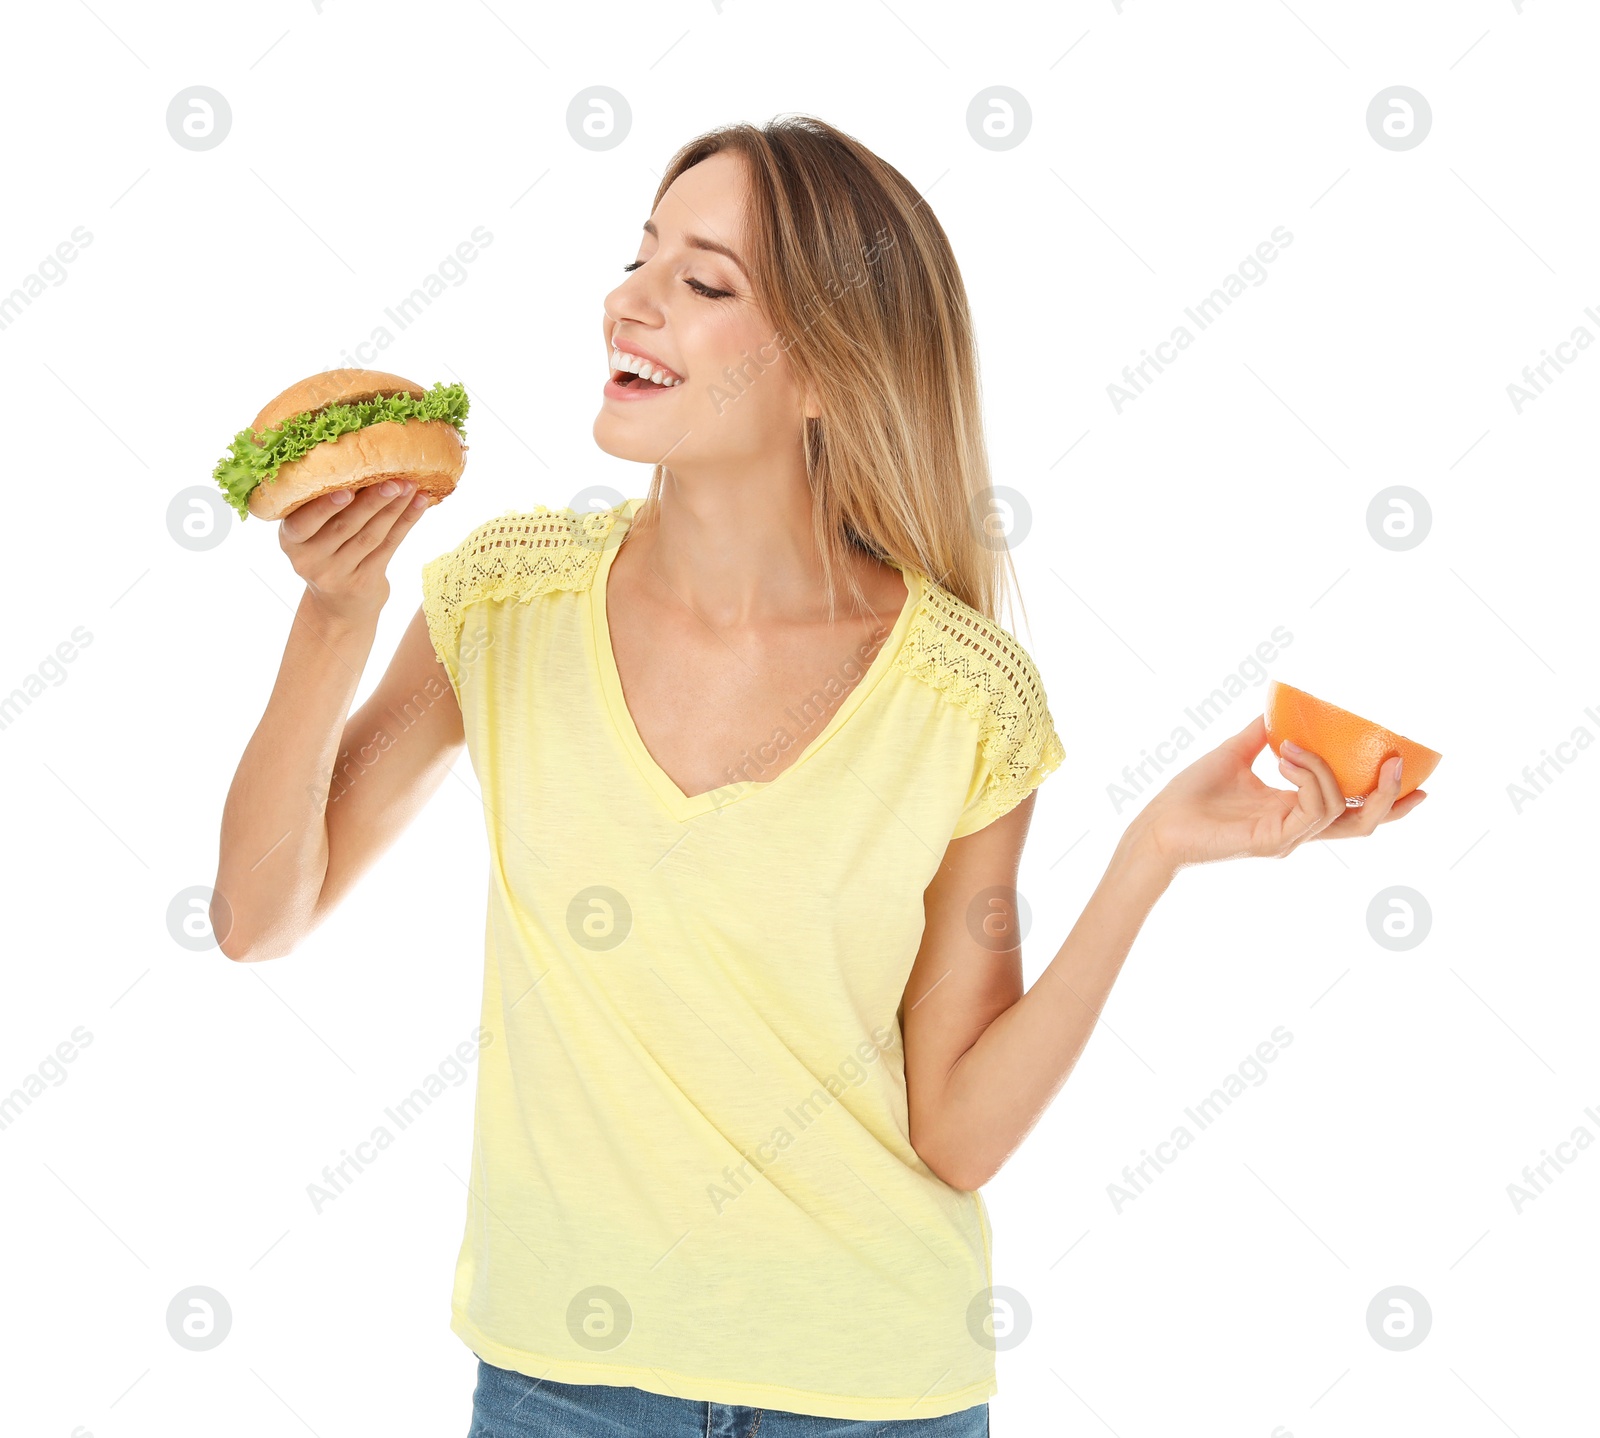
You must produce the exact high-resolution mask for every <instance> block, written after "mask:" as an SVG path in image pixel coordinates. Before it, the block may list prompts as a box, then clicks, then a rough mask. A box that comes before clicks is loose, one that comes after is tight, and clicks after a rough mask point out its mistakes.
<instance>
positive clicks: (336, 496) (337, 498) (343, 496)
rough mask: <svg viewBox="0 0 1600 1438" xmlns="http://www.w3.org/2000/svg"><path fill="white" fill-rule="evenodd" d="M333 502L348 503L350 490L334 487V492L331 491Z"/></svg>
mask: <svg viewBox="0 0 1600 1438" xmlns="http://www.w3.org/2000/svg"><path fill="white" fill-rule="evenodd" d="M333 502H334V503H335V504H349V503H350V491H349V490H348V489H336V490H334V492H333Z"/></svg>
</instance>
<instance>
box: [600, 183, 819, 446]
mask: <svg viewBox="0 0 1600 1438" xmlns="http://www.w3.org/2000/svg"><path fill="white" fill-rule="evenodd" d="M745 194H746V181H745V168H744V161H743V160H742V159H741V158H739V157H738V156H737V155H732V154H727V153H721V154H715V155H711V156H709V157H708V158H707V159H705V160H702V161H701V162H700V163H699V164H697V165H693V166H691V167H690V168H689V169H687V170H685V171H684V172H683V174H681V175H679V176H678V178H677V179H676V180H674V181H673V183H672V185H671V187H670V188H669V189H668V190H667V193H666V194H664V195H663V196H662V197H661V203H660V204H659V205H657V206H656V210H655V213H654V214H653V215H651V217H650V219H649V221H648V222H647V223H646V225H645V226H644V233H643V235H642V236H641V237H640V240H639V249H638V254H637V257H636V259H635V262H634V265H633V267H632V268H631V269H630V270H629V272H628V274H627V276H626V278H625V279H624V280H623V281H622V283H621V284H620V285H618V286H617V287H616V289H614V290H612V291H611V293H610V294H609V295H607V296H606V298H605V311H606V312H605V316H604V317H603V319H602V333H603V336H604V339H603V343H604V350H605V356H606V359H605V364H606V367H607V369H606V373H607V375H608V378H607V380H606V383H605V388H604V391H603V394H604V398H603V400H602V402H601V405H600V413H599V414H598V415H597V416H596V417H595V422H594V437H595V442H596V443H597V444H598V445H599V446H600V448H601V449H603V450H604V451H605V452H606V453H607V454H613V455H616V456H617V458H619V459H629V460H637V461H640V462H642V463H646V464H655V463H657V462H658V461H665V462H666V463H667V464H668V466H669V467H670V468H672V469H674V470H678V471H680V472H682V473H688V472H690V471H692V470H694V469H696V468H700V469H705V468H710V467H715V468H718V469H724V468H734V467H741V468H742V467H747V466H749V465H751V464H754V463H763V464H771V463H772V461H773V460H774V459H775V458H778V457H779V456H781V455H782V454H783V452H784V451H785V450H789V451H792V452H793V454H795V455H798V454H799V452H800V447H801V427H802V426H801V418H802V416H803V415H804V414H806V413H807V412H810V413H813V414H814V413H815V411H814V410H810V411H808V410H807V407H806V404H805V401H804V399H803V398H802V396H801V394H800V391H799V389H798V387H797V386H796V383H795V379H794V371H793V368H792V366H791V365H790V364H789V361H788V356H787V355H786V354H785V353H784V350H785V349H786V348H787V347H788V344H789V343H790V341H789V338H788V337H787V336H783V335H779V334H778V333H777V332H776V330H775V329H774V328H773V326H772V324H771V322H770V321H769V320H768V319H767V318H766V316H765V315H764V314H763V313H762V312H761V309H760V307H759V306H758V305H757V304H756V301H755V297H754V295H753V293H752V291H751V288H750V280H749V277H748V276H747V275H746V274H745V272H744V269H743V267H742V264H741V259H742V256H743V255H744V253H745V227H744V220H743V207H744V202H745ZM709 246H720V247H723V248H724V249H726V250H728V251H731V252H732V254H731V255H730V254H726V253H722V252H720V250H719V249H715V248H708V247H709ZM617 352H620V356H619V353H617ZM636 356H638V357H642V358H643V359H644V360H646V361H648V362H649V363H650V367H651V368H650V373H651V374H655V373H658V372H660V371H662V370H665V371H666V374H665V376H664V378H666V379H667V380H668V381H669V383H667V384H666V385H661V384H655V383H652V382H651V380H650V379H647V378H645V377H644V376H642V375H640V376H637V377H635V376H634V375H632V374H630V373H627V372H626V370H625V369H623V368H622V367H623V366H624V365H631V364H635V363H637V360H636V359H635V357H636Z"/></svg>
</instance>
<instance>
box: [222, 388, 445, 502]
mask: <svg viewBox="0 0 1600 1438" xmlns="http://www.w3.org/2000/svg"><path fill="white" fill-rule="evenodd" d="M426 393H427V391H426V390H424V389H423V388H422V386H421V385H418V384H414V383H413V382H412V381H411V380H408V379H402V378H401V377H400V376H399V375H395V374H385V373H384V372H383V371H382V370H370V369H336V370H327V371H325V372H323V373H322V374H316V375H312V376H311V377H310V378H309V379H303V380H301V381H300V382H299V383H298V384H293V385H290V386H289V388H288V389H286V390H284V392H283V393H282V394H280V395H278V396H277V398H275V399H273V400H272V401H271V402H270V403H268V404H267V406H266V407H265V408H264V409H263V410H262V411H261V413H260V414H258V415H257V416H256V420H255V424H254V425H253V426H252V428H253V429H254V430H255V432H256V433H257V434H260V433H262V432H263V431H264V430H268V429H271V428H273V427H274V426H276V425H279V424H282V423H283V421H284V420H286V419H288V418H289V417H290V416H292V415H297V414H300V413H302V412H304V411H306V410H318V409H325V408H327V406H329V405H330V404H354V403H356V402H357V401H360V400H369V399H376V398H378V397H379V396H387V395H394V394H409V395H410V396H411V397H412V398H413V399H421V398H422V397H423V396H424V395H425V394H426ZM466 462H467V459H466V446H465V445H464V444H462V443H461V436H460V434H459V433H458V432H457V430H456V427H455V426H454V425H453V424H450V423H448V422H447V421H445V420H442V419H434V420H417V419H412V420H405V421H403V422H402V421H395V420H385V421H383V422H381V423H379V424H370V425H367V426H366V427H365V428H364V429H356V430H351V431H350V432H349V433H347V434H341V435H340V436H339V437H338V438H337V439H333V440H324V441H323V442H322V443H321V444H318V445H314V446H313V447H312V448H311V449H310V450H309V451H308V452H307V453H306V455H305V457H304V458H303V459H298V460H292V461H290V462H289V463H287V464H283V465H280V466H279V468H278V473H277V477H276V478H275V479H270V480H264V481H262V483H260V484H258V485H256V487H255V488H254V489H253V490H251V491H250V499H249V507H250V513H251V514H253V515H255V516H256V517H257V518H259V519H282V518H283V517H284V515H286V514H288V513H290V512H291V511H292V510H295V509H298V508H299V507H300V506H301V505H302V504H305V503H306V502H307V501H309V500H313V499H315V498H317V496H318V495H322V494H328V493H330V492H331V491H333V490H335V489H352V490H353V489H362V488H365V487H366V486H367V485H369V484H377V483H379V482H380V481H382V480H385V479H409V480H412V481H414V482H415V483H416V485H417V488H418V490H419V491H420V492H422V493H425V494H427V495H428V496H429V503H430V504H437V503H438V502H439V501H440V500H441V499H443V498H444V497H445V495H447V494H449V493H450V491H451V490H453V489H454V488H455V487H456V481H457V480H458V479H460V478H461V471H462V469H463V468H464V467H465V466H466Z"/></svg>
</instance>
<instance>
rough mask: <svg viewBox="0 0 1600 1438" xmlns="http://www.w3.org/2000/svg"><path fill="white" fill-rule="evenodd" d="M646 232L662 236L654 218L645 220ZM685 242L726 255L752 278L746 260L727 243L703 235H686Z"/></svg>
mask: <svg viewBox="0 0 1600 1438" xmlns="http://www.w3.org/2000/svg"><path fill="white" fill-rule="evenodd" d="M644 232H645V234H647V235H653V236H654V237H655V238H656V239H658V240H659V239H660V238H661V234H660V232H659V231H658V230H657V229H656V222H655V221H654V220H646V221H645V222H644ZM683 242H684V244H686V245H688V246H689V248H690V249H693V250H710V251H711V252H712V253H713V254H718V255H726V256H727V257H728V258H729V259H730V260H732V261H733V262H734V264H736V265H738V267H739V268H740V270H741V271H743V272H744V277H745V278H746V279H749V278H750V272H749V271H748V270H746V269H745V267H744V261H743V260H741V259H740V258H739V257H738V255H736V254H734V252H733V251H732V250H730V249H729V248H728V247H727V246H726V245H719V244H718V243H717V242H716V241H715V240H708V239H706V238H705V236H703V235H685V236H684V237H683Z"/></svg>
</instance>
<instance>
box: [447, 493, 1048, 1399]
mask: <svg viewBox="0 0 1600 1438" xmlns="http://www.w3.org/2000/svg"><path fill="white" fill-rule="evenodd" d="M642 502H643V501H642V500H639V499H631V500H628V501H626V502H624V503H623V504H620V505H618V506H616V507H615V508H613V509H611V510H607V511H604V512H600V513H595V514H582V513H579V514H575V513H574V512H573V511H571V510H570V509H547V508H545V507H544V506H542V505H540V506H537V507H536V508H535V509H534V510H533V511H532V512H519V511H511V512H508V513H506V514H504V515H502V516H501V517H500V518H498V519H493V520H490V521H488V522H487V523H485V524H482V525H480V526H479V527H478V528H476V529H475V530H473V531H472V533H471V534H469V535H468V536H467V537H466V539H464V540H463V541H462V542H461V543H460V544H459V545H458V546H457V547H456V548H455V549H453V550H451V551H449V552H448V553H446V554H443V555H440V556H438V557H437V558H435V559H432V560H430V561H429V562H428V563H427V564H426V565H425V566H424V567H423V571H422V579H423V609H424V612H425V615H426V618H427V622H428V627H429V631H430V633H431V635H432V639H433V644H434V647H435V649H436V651H437V653H438V655H439V657H440V659H441V660H442V661H443V663H444V665H445V668H446V669H447V670H448V672H449V677H450V683H451V686H452V688H453V689H454V690H455V693H456V697H457V699H458V701H459V703H460V705H461V712H462V716H463V719H464V721H465V727H466V738H467V748H468V753H469V755H470V757H471V761H472V766H473V769H474V770H475V772H476V774H477V777H478V781H479V784H480V786H481V789H482V794H483V805H484V819H485V823H486V825H487V829H488V843H489V892H488V917H487V924H486V954H485V976H484V994H483V1013H482V1023H483V1027H484V1030H485V1031H486V1033H488V1034H492V1035H493V1040H492V1042H490V1043H488V1044H487V1045H486V1046H485V1047H484V1048H483V1050H482V1054H481V1059H480V1063H479V1072H478V1089H477V1105H476V1112H475V1120H474V1143H473V1156H472V1178H471V1183H470V1197H469V1199H468V1211H467V1223H466V1232H465V1236H464V1238H463V1241H462V1245H461V1251H460V1258H459V1262H458V1266H457V1270H456V1277H455V1286H454V1293H453V1298H452V1305H451V1315H452V1319H451V1327H452V1329H453V1330H454V1331H455V1332H456V1333H457V1334H458V1335H459V1336H460V1337H461V1338H462V1339H463V1340H464V1341H465V1342H466V1343H467V1345H468V1346H469V1347H470V1348H471V1349H472V1350H473V1351H474V1352H475V1353H476V1354H478V1355H479V1356H480V1357H481V1358H484V1359H487V1360H488V1361H489V1362H490V1363H493V1364H495V1365H497V1366H499V1367H502V1368H509V1369H512V1370H515V1371H517V1372H520V1373H525V1374H529V1375H531V1376H533V1377H537V1378H548V1379H552V1380H554V1381H556V1382H560V1383H603V1384H620V1385H628V1386H632V1387H637V1388H643V1389H646V1390H648V1391H650V1392H655V1393H666V1394H671V1395H674V1396H676V1397H679V1398H688V1399H691V1400H695V1401H701V1402H707V1401H709V1402H714V1403H726V1404H742V1405H747V1406H752V1407H762V1408H773V1409H782V1410H788V1411H792V1412H797V1413H808V1414H815V1415H818V1416H822V1417H831V1418H854V1419H901V1418H928V1417H934V1416H937V1415H940V1414H945V1413H953V1412H957V1411H959V1410H961V1409H963V1408H970V1407H973V1406H974V1405H976V1404H978V1403H982V1402H983V1401H985V1400H986V1399H987V1398H989V1397H991V1396H992V1395H993V1394H994V1393H995V1392H996V1391H997V1385H996V1381H995V1364H994V1340H993V1338H992V1337H989V1336H988V1334H989V1329H988V1328H987V1327H986V1321H987V1320H988V1319H989V1316H990V1311H991V1310H990V1306H989V1294H988V1290H989V1287H990V1285H991V1284H992V1282H993V1279H992V1276H991V1267H990V1252H989V1239H990V1234H989V1222H988V1215H987V1213H986V1211H985V1209H984V1205H983V1200H982V1199H981V1198H980V1196H979V1195H978V1194H977V1193H969V1192H963V1191H961V1190H958V1189H955V1188H952V1187H950V1186H949V1185H948V1184H946V1183H944V1182H943V1181H942V1180H941V1179H939V1178H938V1177H936V1176H935V1175H934V1174H933V1172H932V1171H931V1170H930V1169H929V1168H928V1166H927V1165H926V1164H925V1163H923V1161H922V1160H921V1159H920V1158H919V1157H918V1156H917V1154H916V1152H915V1150H914V1149H913V1148H912V1147H911V1143H910V1140H909V1137H908V1135H909V1131H910V1130H909V1124H908V1121H907V1107H906V1081H905V1064H904V1057H905V1055H904V1050H903V1047H902V1043H901V1030H900V1023H899V1017H898V1013H897V1011H898V1009H899V1006H900V1002H901V998H902V995H903V993H904V990H905V985H906V980H907V978H908V976H909V974H910V970H911V965H912V962H913V960H914V959H915V958H916V955H917V949H918V946H919V944H920V941H921V938H922V930H923V893H924V890H925V889H926V888H927V886H928V884H929V883H930V881H931V880H932V879H933V877H934V874H935V872H936V871H937V869H938V867H939V863H940V859H941V857H942V856H943V853H944V850H945V847H946V846H947V845H948V843H949V842H950V840H951V839H952V838H954V837H957V836H960V835H963V834H969V833H971V832H973V831H974V830H976V829H979V828H982V827H983V826H984V825H985V824H987V823H989V822H990V821H991V820H993V819H995V818H997V817H998V816H999V815H1001V814H1003V813H1005V812H1006V811H1007V810H1008V809H1010V808H1012V807H1013V806H1014V805H1015V804H1017V803H1018V802H1019V801H1020V800H1021V799H1022V798H1024V797H1025V796H1026V795H1027V793H1028V792H1029V791H1030V790H1031V789H1032V788H1034V787H1035V786H1036V785H1037V784H1038V783H1040V782H1041V781H1042V780H1043V779H1044V777H1045V776H1046V775H1047V774H1049V773H1050V772H1051V771H1052V770H1053V769H1055V768H1056V767H1057V765H1059V764H1060V762H1061V760H1062V758H1063V757H1064V755H1063V752H1062V748H1061V741H1060V740H1059V738H1057V736H1056V733H1055V729H1054V727H1053V725H1052V723H1051V719H1050V713H1049V709H1048V707H1047V705H1046V702H1045V694H1044V690H1043V688H1042V686H1041V685H1040V683H1039V676H1038V673H1037V672H1036V670H1035V668H1034V666H1033V664H1032V662H1031V660H1030V659H1029V657H1028V656H1027V654H1026V653H1025V652H1024V651H1023V649H1022V648H1021V646H1020V645H1019V644H1018V643H1017V641H1016V640H1015V639H1014V638H1013V637H1012V636H1011V635H1010V634H1008V633H1007V632H1006V631H1005V630H1004V629H1002V628H1000V627H999V626H998V625H996V624H995V623H993V622H992V621H990V620H987V619H985V618H983V617H982V616H981V615H980V614H978V613H977V611H975V610H973V609H972V608H970V607H969V606H967V605H965V604H963V603H961V602H960V601H959V600H957V599H956V598H955V597H954V596H952V595H950V594H949V593H948V592H946V591H945V590H943V589H941V588H940V587H939V586H938V585H937V584H935V583H933V582H932V581H931V580H930V579H929V578H928V577H927V576H926V575H923V574H920V573H917V572H915V571H914V570H912V569H910V568H906V567H902V568H901V573H902V574H903V576H904V577H905V580H906V584H907V589H908V595H907V600H906V604H905V607H904V609H903V610H902V611H901V613H900V614H899V616H898V618H897V619H896V620H895V622H894V624H893V628H892V629H891V630H890V632H889V635H888V637H887V639H886V640H884V642H883V644H882V646H881V647H880V648H879V649H878V652H877V653H876V655H874V656H873V657H872V658H871V661H870V663H869V664H868V665H867V667H866V670H865V673H864V674H861V671H860V668H859V666H858V667H857V668H856V669H855V670H854V671H853V672H851V671H848V667H847V668H846V669H845V670H841V673H840V675H839V681H838V688H836V689H834V691H833V693H834V694H837V692H838V690H839V689H842V688H845V687H848V685H849V684H850V683H851V681H852V680H854V679H855V677H856V675H857V674H861V677H860V680H859V682H858V683H856V684H855V687H854V688H852V689H850V691H849V694H848V696H847V697H846V698H845V699H844V701H843V702H842V703H841V704H840V705H839V707H838V708H837V709H836V710H835V711H834V712H833V714H832V716H831V717H829V718H828V719H827V722H826V723H823V724H821V725H818V724H817V722H816V721H817V719H818V718H819V717H820V711H819V710H818V709H817V708H813V707H811V705H810V704H809V703H808V702H806V701H800V700H797V702H796V704H795V705H794V706H792V708H791V710H790V716H791V718H792V719H793V728H792V729H791V730H790V731H789V733H788V734H779V735H775V736H774V739H773V743H772V746H771V747H770V748H769V749H767V760H766V762H767V763H768V764H771V763H772V762H773V761H772V755H774V754H778V753H786V752H787V751H788V749H789V747H790V746H791V745H793V744H798V745H800V746H801V747H800V750H799V758H798V759H796V760H794V761H793V762H791V763H790V764H789V765H788V767H786V768H783V769H782V770H781V771H780V772H778V773H777V775H776V777H774V778H772V779H771V780H768V781H759V780H750V779H736V780H734V781H733V782H731V783H730V784H729V785H727V786H725V787H723V788H721V789H717V790H713V791H711V792H709V793H705V794H700V795H696V796H693V797H686V796H685V795H684V794H683V792H682V791H681V790H680V789H679V788H678V787H677V786H676V785H675V784H674V783H673V782H672V781H671V780H670V779H669V778H668V777H667V775H666V774H665V773H664V772H663V771H662V770H661V769H660V768H659V767H658V766H657V764H656V763H655V761H654V760H653V759H652V758H651V756H650V753H649V751H648V750H647V749H646V748H645V746H644V743H643V741H642V740H641V739H640V737H639V734H638V731H637V730H636V729H635V727H634V724H633V721H632V719H631V718H630V716H629V711H628V709H627V706H626V704H625V703H624V702H623V693H622V686H621V683H620V681H619V679H618V675H617V669H616V665H615V662H614V659H613V656H612V652H611V642H610V631H609V629H608V626H607V623H606V583H605V581H606V576H607V574H608V573H609V570H610V565H611V560H612V559H613V558H614V557H615V555H616V552H617V548H618V545H619V544H620V543H621V541H622V539H623V537H624V536H625V534H626V531H627V528H628V525H629V523H630V522H631V520H632V517H633V515H634V514H635V512H636V511H637V509H638V507H639V505H640V504H641V503H642ZM730 542H737V540H736V537H735V538H733V539H731V540H730ZM885 622H886V623H887V616H885ZM869 652H870V651H869ZM820 697H821V696H820V695H819V696H813V698H820ZM761 758H762V756H761V755H760V754H759V753H758V754H755V755H753V756H752V760H753V763H754V764H755V765H757V766H759V764H760V762H761ZM747 772H760V769H759V767H755V768H752V769H751V770H749V771H747Z"/></svg>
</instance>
